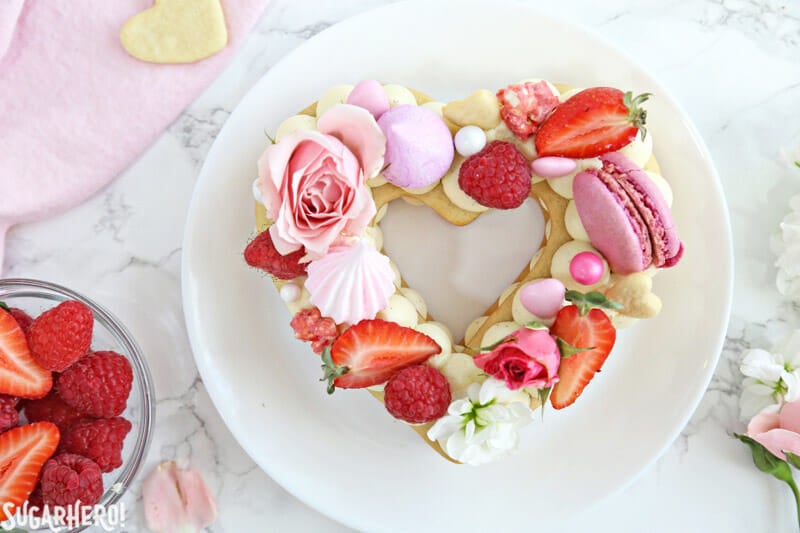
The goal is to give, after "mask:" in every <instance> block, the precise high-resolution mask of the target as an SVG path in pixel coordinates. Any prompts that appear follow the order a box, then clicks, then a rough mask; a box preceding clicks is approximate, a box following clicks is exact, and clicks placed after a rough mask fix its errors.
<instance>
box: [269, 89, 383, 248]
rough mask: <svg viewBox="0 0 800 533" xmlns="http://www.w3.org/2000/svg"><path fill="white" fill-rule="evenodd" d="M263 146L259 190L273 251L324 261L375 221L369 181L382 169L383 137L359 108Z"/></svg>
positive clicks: (339, 110) (332, 112) (333, 113)
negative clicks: (339, 243)
mask: <svg viewBox="0 0 800 533" xmlns="http://www.w3.org/2000/svg"><path fill="white" fill-rule="evenodd" d="M317 128H318V129H319V131H306V130H300V131H295V132H293V133H290V134H288V135H286V136H285V137H284V138H282V139H281V140H280V141H279V142H278V143H275V144H273V145H271V146H269V147H268V148H267V149H266V150H265V151H264V153H263V155H262V156H261V158H260V159H259V161H258V176H259V180H258V185H259V189H260V190H261V197H262V198H263V200H264V205H265V206H266V208H267V216H268V217H269V218H270V219H272V221H273V224H272V226H270V228H269V231H270V234H271V235H272V240H273V242H274V243H275V248H276V249H277V250H278V251H279V252H280V253H281V254H284V255H286V254H289V253H291V252H294V251H296V250H299V249H300V248H302V247H305V249H306V254H307V258H309V259H317V258H319V257H322V256H323V255H325V254H326V253H327V251H328V248H329V247H330V245H331V244H332V243H333V242H335V241H336V240H337V239H338V238H339V237H340V236H341V235H342V234H347V235H359V234H361V233H362V232H363V230H364V228H365V227H366V226H367V224H368V223H369V221H370V219H371V218H372V217H373V216H374V215H375V202H374V201H373V200H372V195H371V194H370V191H369V188H368V186H367V184H366V183H367V180H368V179H370V178H372V177H373V176H375V175H377V174H378V172H380V170H381V167H382V166H383V155H384V152H385V150H386V138H385V137H384V135H383V132H381V129H380V127H378V123H377V122H375V118H374V117H373V116H372V115H371V114H370V113H369V112H368V111H367V110H365V109H362V108H360V107H356V106H352V105H346V104H341V105H337V106H334V107H332V108H331V109H329V110H328V111H326V112H325V113H324V114H323V115H322V116H321V117H320V118H319V121H318V122H317Z"/></svg>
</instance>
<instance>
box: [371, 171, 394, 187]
mask: <svg viewBox="0 0 800 533" xmlns="http://www.w3.org/2000/svg"><path fill="white" fill-rule="evenodd" d="M387 183H389V181H388V180H387V179H386V178H384V177H383V176H382V175H380V174H378V175H377V176H375V177H374V178H370V179H368V180H367V185H369V186H370V187H372V188H376V187H382V186H384V185H386V184H387Z"/></svg>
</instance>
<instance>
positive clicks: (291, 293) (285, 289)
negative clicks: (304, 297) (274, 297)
mask: <svg viewBox="0 0 800 533" xmlns="http://www.w3.org/2000/svg"><path fill="white" fill-rule="evenodd" d="M302 291H303V289H301V288H300V286H299V285H298V284H297V283H292V282H291V281H290V282H287V283H284V284H283V286H282V287H281V290H280V295H281V300H283V301H284V302H286V303H291V302H296V301H297V300H298V299H300V294H301V293H302Z"/></svg>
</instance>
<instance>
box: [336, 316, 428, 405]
mask: <svg viewBox="0 0 800 533" xmlns="http://www.w3.org/2000/svg"><path fill="white" fill-rule="evenodd" d="M441 351H442V348H441V347H440V346H439V345H438V344H437V343H436V341H434V340H433V339H431V338H430V337H428V336H427V335H425V334H423V333H420V332H419V331H416V330H413V329H411V328H406V327H403V326H401V325H399V324H396V323H395V322H389V321H386V320H380V319H374V320H362V321H361V322H359V323H357V324H355V325H354V326H351V327H350V328H348V329H347V330H346V331H345V332H344V333H342V334H341V335H340V336H339V338H338V339H336V341H335V342H334V343H333V345H332V346H331V347H330V348H326V349H325V351H324V352H323V354H322V360H323V362H324V364H323V365H322V369H323V370H324V372H325V376H324V378H323V381H326V380H327V381H328V394H332V393H333V391H334V390H335V388H336V387H339V388H341V389H361V388H364V387H371V386H372V385H379V384H381V383H384V382H385V381H387V380H388V379H389V378H390V377H392V376H393V375H394V374H395V373H396V372H399V371H400V370H402V369H404V368H406V367H409V366H413V365H418V364H420V363H424V362H425V361H427V360H428V358H429V357H431V356H432V355H436V354H438V353H439V352H441Z"/></svg>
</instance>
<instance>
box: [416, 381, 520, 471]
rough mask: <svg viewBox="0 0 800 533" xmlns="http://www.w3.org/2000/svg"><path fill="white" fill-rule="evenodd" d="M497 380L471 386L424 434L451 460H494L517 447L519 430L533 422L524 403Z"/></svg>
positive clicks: (466, 461)
mask: <svg viewBox="0 0 800 533" xmlns="http://www.w3.org/2000/svg"><path fill="white" fill-rule="evenodd" d="M518 399H520V395H519V394H518V393H515V392H514V391H510V390H509V389H508V388H507V387H506V385H505V383H504V382H503V381H501V380H499V379H495V378H489V379H487V380H486V381H484V382H483V383H482V384H479V383H473V384H472V385H470V386H469V388H468V389H467V397H466V398H462V399H459V400H456V401H454V402H453V403H452V404H450V407H449V408H448V410H447V415H445V416H443V417H442V418H440V419H439V420H437V421H436V423H435V424H434V425H433V427H431V429H430V430H429V431H428V438H430V439H431V440H437V441H439V444H441V446H442V448H444V450H445V451H446V452H447V454H448V455H449V456H450V457H452V458H453V459H455V460H457V461H460V462H462V463H465V464H469V465H481V464H484V463H488V462H491V461H494V460H495V459H497V458H498V457H499V456H501V455H505V454H507V453H509V452H511V451H513V450H515V449H516V448H517V444H518V443H519V429H520V428H521V427H523V426H525V425H527V424H529V423H530V422H531V421H532V420H533V411H532V410H531V408H530V406H529V405H528V403H526V402H523V401H518Z"/></svg>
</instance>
